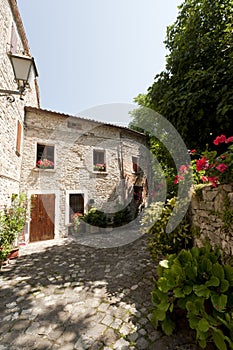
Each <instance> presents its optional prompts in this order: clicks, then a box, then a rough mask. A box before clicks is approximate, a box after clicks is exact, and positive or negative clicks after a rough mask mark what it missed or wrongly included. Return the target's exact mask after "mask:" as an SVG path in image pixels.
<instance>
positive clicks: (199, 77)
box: [131, 0, 233, 149]
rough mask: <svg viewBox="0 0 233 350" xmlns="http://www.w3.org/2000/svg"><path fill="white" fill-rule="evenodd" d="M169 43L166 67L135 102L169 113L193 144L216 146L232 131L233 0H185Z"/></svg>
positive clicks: (139, 114) (170, 30)
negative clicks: (216, 140)
mask: <svg viewBox="0 0 233 350" xmlns="http://www.w3.org/2000/svg"><path fill="white" fill-rule="evenodd" d="M165 45H166V48H167V49H168V50H169V51H170V53H169V55H168V56H167V64H166V69H165V70H164V71H162V72H161V73H160V74H158V75H156V77H155V81H154V83H153V85H152V86H151V87H149V89H148V93H147V94H146V95H139V96H138V97H137V98H136V99H135V101H136V102H137V103H138V104H139V105H140V106H144V107H150V108H152V109H153V110H155V111H157V112H158V113H160V114H162V115H163V116H164V117H166V118H167V119H168V120H169V121H170V122H171V123H172V124H173V125H174V127H175V128H176V129H177V131H178V132H179V133H180V135H181V137H182V138H183V140H184V142H185V143H186V145H187V147H188V148H190V149H191V148H198V147H199V148H203V147H205V145H206V143H209V145H211V146H212V140H213V138H214V137H215V136H217V135H219V134H221V133H226V134H228V133H229V132H230V133H231V134H232V131H231V130H233V89H232V81H233V0H215V1H213V0H185V1H184V2H183V4H182V5H181V6H179V14H178V17H177V20H176V21H175V23H174V24H173V25H171V26H169V27H168V28H167V37H166V40H165ZM142 117H143V113H142V112H141V111H140V109H139V110H138V111H136V112H135V113H134V114H133V121H132V123H131V126H132V124H134V121H135V120H137V118H139V119H141V118H142ZM211 134H212V135H211ZM228 136H230V135H228Z"/></svg>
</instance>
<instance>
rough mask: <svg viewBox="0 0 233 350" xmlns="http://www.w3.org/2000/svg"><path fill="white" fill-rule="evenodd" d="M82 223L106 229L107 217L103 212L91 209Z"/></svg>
mask: <svg viewBox="0 0 233 350" xmlns="http://www.w3.org/2000/svg"><path fill="white" fill-rule="evenodd" d="M82 219H83V221H85V222H86V223H87V224H90V225H93V226H98V227H106V226H107V216H106V215H105V213H104V212H102V211H99V210H97V209H96V208H91V209H90V210H89V211H88V212H87V213H86V214H85V215H84V216H83V218H82Z"/></svg>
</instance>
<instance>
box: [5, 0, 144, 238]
mask: <svg viewBox="0 0 233 350" xmlns="http://www.w3.org/2000/svg"><path fill="white" fill-rule="evenodd" d="M0 16H1V17H0V22H1V26H0V89H1V90H2V89H4V90H11V91H12V90H14V91H16V90H17V88H18V87H17V84H16V82H15V81H14V71H13V67H12V64H11V58H12V55H13V56H14V55H16V56H17V55H18V56H24V57H28V58H31V54H30V50H29V45H28V41H27V38H26V34H25V31H24V28H23V23H22V20H21V17H20V14H19V10H18V7H17V2H16V0H0ZM32 62H33V64H32V67H31V70H30V76H29V80H28V84H27V86H26V94H25V95H24V96H19V95H17V97H14V101H13V102H12V100H11V99H10V98H9V96H10V95H9V96H7V95H6V94H4V95H6V96H2V95H1V94H0V135H1V137H0V210H1V209H2V208H3V207H4V206H5V205H9V204H10V203H11V198H12V194H18V193H19V192H21V193H26V194H27V195H28V203H29V206H30V213H31V218H30V220H29V221H28V223H27V225H26V228H25V231H24V235H23V236H24V237H23V239H24V240H25V241H38V240H44V239H50V238H56V237H63V236H66V235H67V233H68V227H69V226H70V224H72V220H73V215H74V214H78V215H82V214H84V213H85V212H87V211H88V209H90V208H91V207H95V208H97V209H98V210H100V211H103V212H104V213H107V214H108V215H109V216H111V214H112V213H115V212H117V211H120V210H121V209H123V208H125V207H127V206H128V207H129V208H130V210H131V212H132V213H133V214H135V212H136V210H137V209H138V207H139V204H140V206H144V205H145V204H146V200H147V179H148V174H147V164H148V161H147V157H148V155H147V151H146V147H145V146H146V137H145V135H142V134H140V133H137V132H134V131H132V130H129V129H127V128H124V127H120V126H116V125H111V124H106V123H100V122H96V121H94V120H89V119H84V118H81V117H74V116H69V115H65V114H61V113H56V112H51V111H46V110H42V109H40V104H39V89H38V85H37V80H36V79H37V76H38V74H37V69H36V66H35V63H34V60H33V59H32Z"/></svg>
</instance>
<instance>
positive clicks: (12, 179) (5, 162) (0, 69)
mask: <svg viewBox="0 0 233 350" xmlns="http://www.w3.org/2000/svg"><path fill="white" fill-rule="evenodd" d="M0 23H1V25H0V89H4V90H17V84H16V83H15V81H14V72H13V68H12V65H11V61H10V55H24V56H26V57H31V54H30V50H29V46H28V41H27V38H26V34H25V31H24V27H23V23H22V20H21V17H20V14H19V11H18V7H17V3H16V1H15V0H0ZM36 76H37V71H36V67H35V65H34V66H33V67H32V69H31V72H30V77H29V84H28V87H27V93H26V95H25V96H24V99H23V100H22V99H20V97H19V96H17V97H15V101H14V102H13V103H11V102H10V99H9V98H7V96H1V94H0V207H3V206H4V205H6V204H8V203H9V201H10V198H11V194H12V193H18V192H19V182H20V169H21V162H22V149H23V137H24V128H23V125H24V116H25V112H24V107H25V105H30V106H34V107H39V92H38V87H37V81H36Z"/></svg>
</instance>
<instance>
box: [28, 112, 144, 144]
mask: <svg viewBox="0 0 233 350" xmlns="http://www.w3.org/2000/svg"><path fill="white" fill-rule="evenodd" d="M25 112H32V113H33V112H34V113H37V114H50V115H54V116H56V115H57V116H60V117H64V118H79V119H82V120H86V121H89V122H92V123H96V124H99V125H107V126H111V127H114V128H118V129H122V130H127V131H129V132H132V133H134V134H137V135H139V136H141V137H145V138H146V135H145V134H143V133H140V132H138V131H135V130H132V129H129V128H127V127H126V126H120V125H116V124H111V123H106V122H101V121H98V120H94V119H89V118H86V117H85V118H84V117H83V116H78V115H70V114H66V113H61V112H55V111H50V110H47V109H41V108H36V107H30V106H27V107H25Z"/></svg>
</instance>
